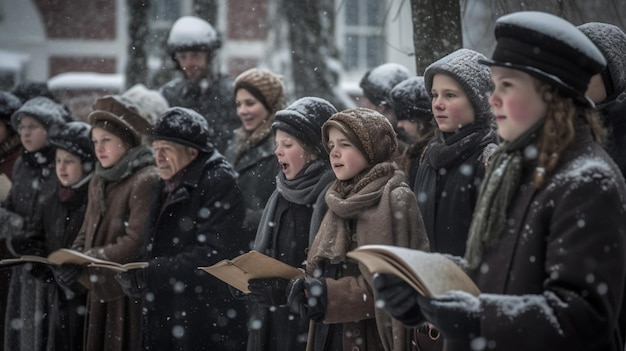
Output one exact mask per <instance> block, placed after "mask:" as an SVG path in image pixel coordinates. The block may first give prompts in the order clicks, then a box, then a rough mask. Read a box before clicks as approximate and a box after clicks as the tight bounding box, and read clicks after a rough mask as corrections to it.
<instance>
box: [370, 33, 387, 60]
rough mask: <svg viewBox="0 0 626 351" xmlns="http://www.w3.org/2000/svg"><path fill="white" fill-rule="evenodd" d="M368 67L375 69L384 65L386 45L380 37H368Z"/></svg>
mask: <svg viewBox="0 0 626 351" xmlns="http://www.w3.org/2000/svg"><path fill="white" fill-rule="evenodd" d="M366 40H367V49H366V51H367V53H366V56H367V63H366V65H367V67H375V66H378V65H381V64H383V63H384V58H385V55H384V49H385V43H384V41H383V38H382V37H381V36H380V35H370V36H368V37H367V39H366Z"/></svg>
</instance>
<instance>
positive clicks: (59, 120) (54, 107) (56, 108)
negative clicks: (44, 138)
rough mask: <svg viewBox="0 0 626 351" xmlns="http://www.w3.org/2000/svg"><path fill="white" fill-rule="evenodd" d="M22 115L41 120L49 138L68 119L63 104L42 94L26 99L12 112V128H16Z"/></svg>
mask: <svg viewBox="0 0 626 351" xmlns="http://www.w3.org/2000/svg"><path fill="white" fill-rule="evenodd" d="M24 115H26V116H30V117H33V118H36V119H37V120H38V121H39V122H41V124H43V126H44V128H46V131H47V132H48V137H49V138H50V137H53V136H54V135H56V134H58V133H59V132H60V131H61V128H62V127H63V125H65V123H66V121H67V120H68V112H67V110H66V109H65V107H63V105H60V104H58V103H56V102H54V101H52V100H50V99H48V98H47V97H43V96H39V97H36V98H33V99H30V100H28V101H26V102H25V103H24V104H23V105H22V106H21V107H20V108H19V109H17V111H15V112H14V113H13V115H12V116H11V126H12V127H13V129H14V130H18V129H17V127H18V126H19V124H20V121H21V120H22V117H24Z"/></svg>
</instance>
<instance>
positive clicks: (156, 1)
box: [152, 0, 180, 22]
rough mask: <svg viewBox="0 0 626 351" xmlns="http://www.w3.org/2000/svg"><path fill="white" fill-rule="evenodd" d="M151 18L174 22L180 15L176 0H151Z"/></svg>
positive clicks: (178, 4)
mask: <svg viewBox="0 0 626 351" xmlns="http://www.w3.org/2000/svg"><path fill="white" fill-rule="evenodd" d="M152 11H153V16H154V17H153V20H158V21H171V22H174V21H175V20H177V19H178V18H179V17H180V3H179V1H178V0H153V2H152Z"/></svg>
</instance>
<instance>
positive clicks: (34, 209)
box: [0, 97, 67, 350]
mask: <svg viewBox="0 0 626 351" xmlns="http://www.w3.org/2000/svg"><path fill="white" fill-rule="evenodd" d="M66 113H67V111H66V110H65V109H64V108H63V106H61V105H59V104H57V103H56V102H54V101H52V100H50V99H48V98H45V97H36V98H33V99H31V100H28V101H26V103H24V104H23V105H22V106H21V107H20V108H19V109H18V110H17V111H15V112H14V113H13V115H12V116H11V126H12V128H13V129H14V130H17V131H18V133H19V135H20V139H21V141H22V145H23V146H24V148H23V150H22V154H21V155H20V157H19V158H18V159H17V161H16V162H15V166H14V169H13V185H12V187H11V191H10V193H9V196H8V197H7V199H6V200H5V201H4V202H3V203H2V206H1V207H0V236H2V237H5V238H8V240H10V238H13V237H16V236H20V235H23V234H24V233H28V231H29V230H30V227H31V225H32V223H37V219H36V214H37V213H38V209H39V207H41V206H43V200H44V199H45V198H48V197H49V196H50V194H52V193H53V192H54V190H55V184H56V182H57V179H56V177H55V173H54V164H55V149H54V147H53V146H52V145H51V144H50V142H49V140H50V138H52V137H54V136H56V135H57V134H58V133H59V132H60V131H61V129H62V128H63V126H64V125H65V121H66V119H67V115H66ZM14 254H16V255H19V253H15V252H14ZM47 271H48V269H47V268H46V267H41V266H39V265H32V264H25V265H18V266H15V267H13V268H12V269H11V281H10V283H9V296H8V299H7V310H6V316H5V320H6V321H7V324H6V325H5V329H4V349H5V350H44V349H45V348H44V346H45V345H46V338H47V335H48V331H47V330H46V326H47V323H44V322H42V320H36V319H35V316H40V317H38V318H44V317H46V315H45V313H44V312H45V311H47V309H48V305H47V301H46V300H45V299H44V298H43V297H42V295H41V292H42V291H45V288H46V284H47V283H46V281H45V279H50V278H51V276H50V275H47V274H46V273H47ZM40 278H41V279H40ZM15 325H20V326H21V327H20V328H15Z"/></svg>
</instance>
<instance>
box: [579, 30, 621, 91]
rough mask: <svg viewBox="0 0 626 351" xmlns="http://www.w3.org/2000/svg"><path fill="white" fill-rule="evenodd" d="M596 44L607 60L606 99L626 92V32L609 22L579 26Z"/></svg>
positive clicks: (604, 72) (604, 75)
mask: <svg viewBox="0 0 626 351" xmlns="http://www.w3.org/2000/svg"><path fill="white" fill-rule="evenodd" d="M578 29H580V31H581V32H583V33H585V34H586V35H587V37H589V39H591V41H592V42H593V43H594V44H596V46H597V47H598V49H599V50H600V52H601V53H602V55H603V56H604V58H605V59H606V62H607V68H606V69H605V70H604V71H603V72H602V79H603V81H604V85H605V87H606V90H607V98H606V101H612V100H613V99H615V98H617V97H618V96H619V95H620V94H621V93H623V92H626V59H625V57H626V34H625V33H624V32H623V31H622V30H621V29H620V28H619V27H617V26H614V25H612V24H608V23H599V22H589V23H585V24H581V25H580V26H578Z"/></svg>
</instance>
